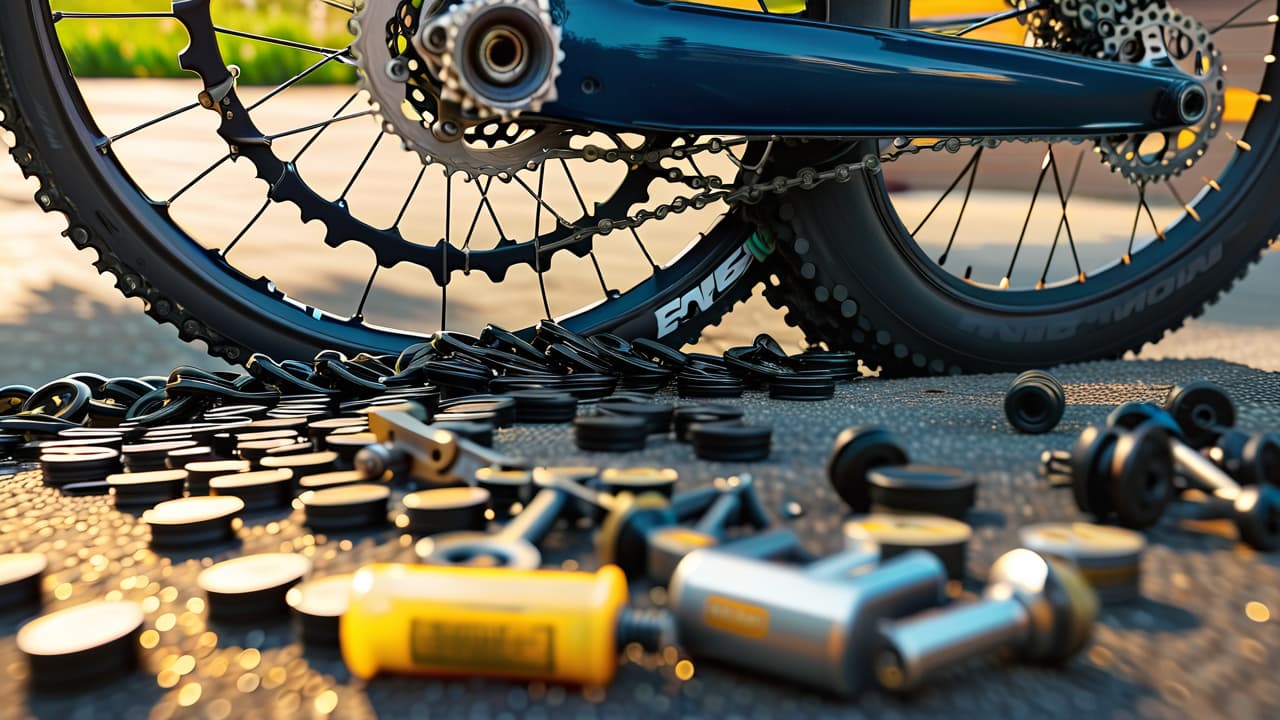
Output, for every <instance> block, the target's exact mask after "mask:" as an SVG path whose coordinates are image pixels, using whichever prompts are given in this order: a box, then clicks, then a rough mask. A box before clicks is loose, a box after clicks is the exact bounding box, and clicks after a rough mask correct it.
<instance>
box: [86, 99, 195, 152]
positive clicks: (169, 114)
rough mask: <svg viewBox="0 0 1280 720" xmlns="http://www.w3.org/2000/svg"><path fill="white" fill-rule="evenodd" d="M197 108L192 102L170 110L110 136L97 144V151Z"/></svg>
mask: <svg viewBox="0 0 1280 720" xmlns="http://www.w3.org/2000/svg"><path fill="white" fill-rule="evenodd" d="M198 107H200V103H198V102H194V103H191V104H190V105H185V106H183V107H180V108H178V109H177V110H171V111H169V112H167V113H165V114H164V115H161V116H160V117H157V118H152V119H151V120H148V121H146V122H144V123H142V124H141V125H136V126H134V127H131V128H129V129H128V130H125V131H124V132H122V133H118V134H116V135H112V136H111V137H109V138H107V139H106V142H102V143H99V144H98V149H99V150H103V149H105V148H108V147H110V146H111V144H112V143H114V142H116V141H117V140H122V139H124V138H127V137H129V136H130V135H133V134H134V133H137V132H141V131H143V130H146V129H147V128H149V127H152V126H154V125H158V124H160V123H162V122H164V121H165V120H169V119H171V118H175V117H178V116H179V115H181V114H183V113H185V112H189V111H191V110H195V109H196V108H198Z"/></svg>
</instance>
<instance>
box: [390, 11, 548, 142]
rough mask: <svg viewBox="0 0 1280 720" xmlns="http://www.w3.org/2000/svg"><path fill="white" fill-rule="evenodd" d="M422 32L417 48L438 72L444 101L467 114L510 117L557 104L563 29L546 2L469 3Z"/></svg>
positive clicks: (425, 24)
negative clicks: (457, 106)
mask: <svg viewBox="0 0 1280 720" xmlns="http://www.w3.org/2000/svg"><path fill="white" fill-rule="evenodd" d="M419 27H420V28H421V29H420V30H419V32H418V33H417V34H416V35H415V36H414V38H413V42H414V47H415V48H416V49H417V50H418V52H419V54H421V55H422V57H423V58H424V59H425V60H426V61H427V63H428V64H429V65H438V66H439V68H440V81H441V82H442V85H443V87H442V89H441V98H442V99H443V100H445V101H448V102H454V103H457V104H458V105H459V106H460V107H461V108H462V110H463V112H465V113H474V114H475V115H477V116H478V117H480V118H488V117H494V116H497V117H500V118H503V119H510V118H512V117H514V116H515V115H518V114H519V113H521V112H537V111H538V110H540V109H541V108H542V106H543V105H544V104H546V103H549V102H554V101H555V99H556V87H555V81H556V78H557V76H559V74H560V58H561V52H560V28H559V27H558V26H557V25H555V23H553V22H552V21H551V16H550V11H549V6H548V5H547V2H546V0H516V1H514V2H500V1H498V0H470V1H469V2H464V3H461V4H459V5H456V6H454V7H453V8H452V9H450V10H449V11H447V12H445V13H442V14H439V15H435V16H433V17H426V16H424V17H423V18H422V20H421V21H420V23H419Z"/></svg>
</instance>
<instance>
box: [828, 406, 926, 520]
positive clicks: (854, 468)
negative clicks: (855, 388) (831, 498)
mask: <svg viewBox="0 0 1280 720" xmlns="http://www.w3.org/2000/svg"><path fill="white" fill-rule="evenodd" d="M910 462H911V460H910V458H909V457H908V456H907V451H906V450H905V449H904V448H903V446H902V443H901V442H899V441H898V438H897V436H895V435H894V434H893V433H892V432H890V431H888V430H885V429H884V428H880V427H873V426H869V425H863V426H858V427H851V428H848V429H846V430H845V431H844V432H841V433H840V435H839V436H837V437H836V440H835V442H834V443H832V445H831V452H830V454H829V455H828V456H827V476H828V477H829V478H830V480H831V486H832V488H834V489H835V491H836V494H837V495H839V496H840V498H841V499H842V500H844V501H845V503H847V504H848V505H849V507H850V508H852V509H853V511H854V512H856V513H860V514H866V513H868V512H871V482H870V480H869V479H868V478H867V473H868V472H869V471H871V470H874V469H875V468H879V467H890V466H899V465H906V464H908V463H910Z"/></svg>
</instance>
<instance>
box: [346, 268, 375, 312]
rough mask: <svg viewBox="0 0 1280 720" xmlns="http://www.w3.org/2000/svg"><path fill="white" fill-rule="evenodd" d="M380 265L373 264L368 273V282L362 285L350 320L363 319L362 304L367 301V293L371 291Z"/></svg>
mask: <svg viewBox="0 0 1280 720" xmlns="http://www.w3.org/2000/svg"><path fill="white" fill-rule="evenodd" d="M381 269H382V266H381V265H379V264H378V263H376V262H375V263H374V264H373V272H372V273H369V282H368V283H366V284H365V286H364V293H363V294H362V295H360V304H359V305H358V306H356V314H355V315H352V316H351V319H352V320H358V321H361V322H363V321H364V305H365V303H367V302H369V293H370V292H372V291H373V281H374V280H375V279H377V277H378V271H379V270H381Z"/></svg>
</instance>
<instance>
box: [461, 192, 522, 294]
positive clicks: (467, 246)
mask: <svg viewBox="0 0 1280 720" xmlns="http://www.w3.org/2000/svg"><path fill="white" fill-rule="evenodd" d="M491 187H493V176H489V177H487V178H485V181H484V187H481V186H480V183H479V182H477V183H476V188H477V189H478V190H479V191H480V202H479V203H478V204H477V205H476V211H475V214H474V215H472V216H471V225H470V226H469V227H468V228H467V236H466V238H464V239H463V241H462V252H463V255H464V256H465V257H466V259H467V262H466V265H465V266H464V267H463V269H462V272H463V274H465V275H470V274H471V240H472V238H473V237H475V233H476V228H477V227H479V224H480V215H481V214H482V213H483V212H484V211H485V210H486V209H488V211H489V218H490V219H491V220H492V221H493V227H494V229H495V230H497V231H498V246H499V247H501V246H502V245H505V244H512V243H511V241H510V240H509V239H507V232H506V231H505V230H503V229H502V223H501V222H499V221H498V213H497V212H496V211H495V210H494V209H493V201H491V200H490V199H489V188H491Z"/></svg>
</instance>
